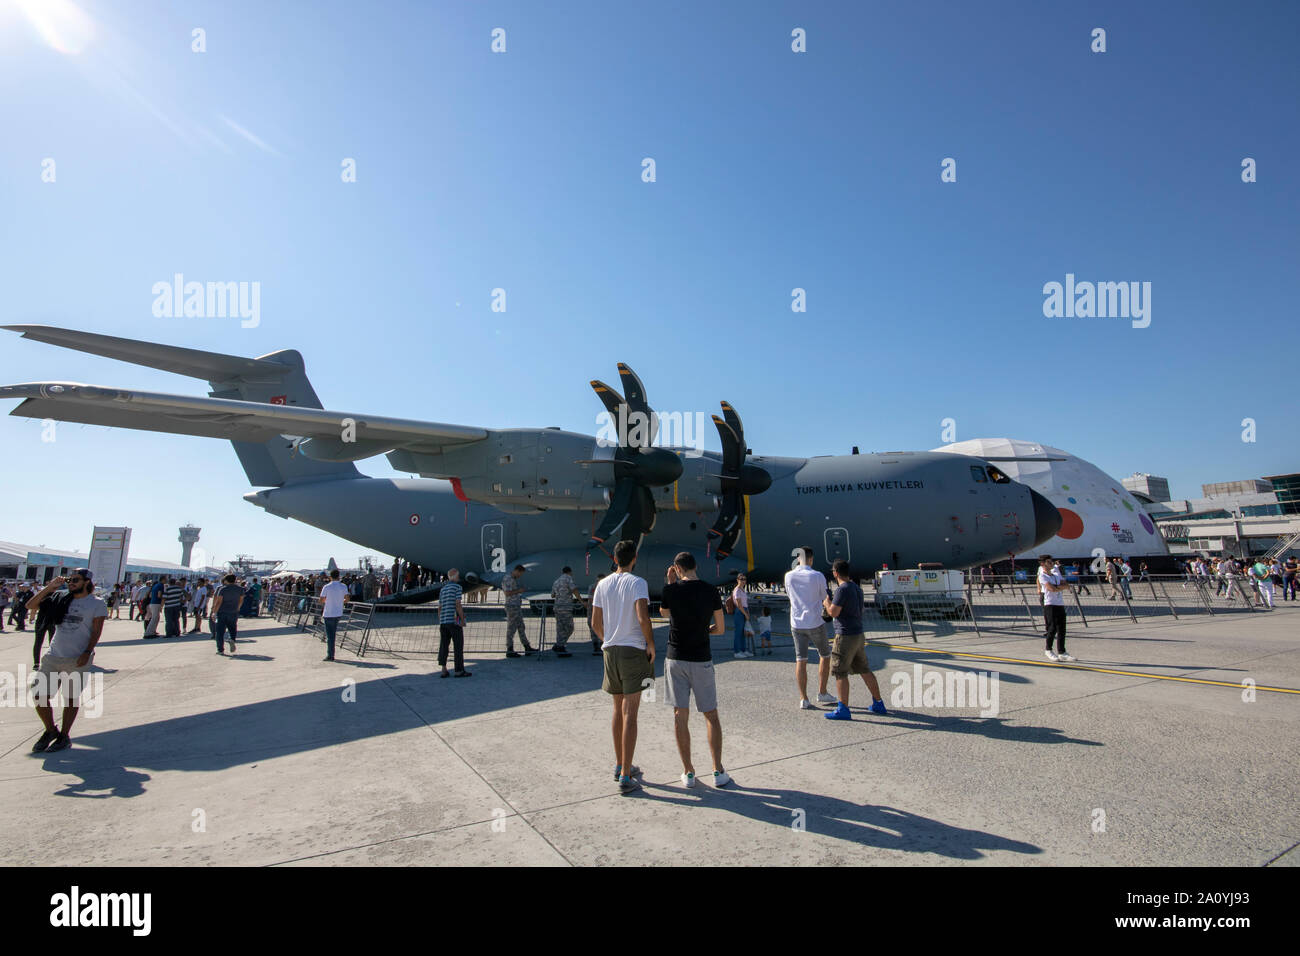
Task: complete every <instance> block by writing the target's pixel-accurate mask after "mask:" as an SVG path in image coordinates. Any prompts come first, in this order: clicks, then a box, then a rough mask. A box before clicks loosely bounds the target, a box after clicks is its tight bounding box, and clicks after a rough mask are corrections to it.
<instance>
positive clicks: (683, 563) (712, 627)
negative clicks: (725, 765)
mask: <svg viewBox="0 0 1300 956" xmlns="http://www.w3.org/2000/svg"><path fill="white" fill-rule="evenodd" d="M665 581H666V583H665V584H664V594H663V600H662V601H661V602H660V604H661V605H662V606H663V608H664V610H666V611H667V612H668V614H669V617H670V618H671V625H670V627H669V630H668V659H667V661H666V663H665V664H664V683H665V684H666V685H667V688H668V703H669V704H670V705H671V706H672V708H673V722H674V726H675V727H676V730H677V752H678V753H679V754H681V758H682V784H683V785H684V786H687V787H693V786H695V765H694V764H693V763H692V762H691V731H690V728H689V727H688V726H687V721H688V719H689V717H690V704H691V694H692V693H694V694H695V709H696V710H698V711H699V712H700V713H702V714H703V715H704V719H705V721H706V722H707V724H708V728H709V750H710V751H711V752H712V754H713V785H714V786H715V787H724V786H726V785H727V784H728V783H730V782H731V777H729V776H728V775H727V772H726V771H725V770H723V769H722V724H721V723H720V722H719V721H718V689H717V684H716V683H715V681H714V678H713V652H712V650H711V649H710V647H709V635H710V634H721V633H723V629H724V628H725V627H726V624H725V622H724V621H723V618H722V599H721V598H720V597H718V589H717V588H715V587H714V586H713V585H712V584H709V583H707V582H705V581H701V580H700V579H699V577H698V576H696V574H695V558H694V556H693V555H692V554H691V553H690V552H689V551H683V552H682V553H681V554H679V555H677V557H676V558H675V559H674V560H673V563H672V564H670V565H669V566H668V571H667V573H666V574H665Z"/></svg>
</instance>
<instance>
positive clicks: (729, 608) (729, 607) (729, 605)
mask: <svg viewBox="0 0 1300 956" xmlns="http://www.w3.org/2000/svg"><path fill="white" fill-rule="evenodd" d="M722 609H723V610H724V611H726V612H727V613H728V614H735V613H736V599H735V598H734V597H732V596H731V595H730V594H728V595H727V602H726V603H725V604H723V605H722Z"/></svg>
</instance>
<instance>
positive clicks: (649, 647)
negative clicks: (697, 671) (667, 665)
mask: <svg viewBox="0 0 1300 956" xmlns="http://www.w3.org/2000/svg"><path fill="white" fill-rule="evenodd" d="M614 561H615V563H616V564H617V565H618V571H617V572H616V573H614V574H611V575H609V576H608V577H607V578H605V579H604V580H602V581H601V582H600V583H599V584H597V585H596V589H595V590H594V591H593V592H592V594H591V629H592V631H593V632H594V633H595V634H596V636H597V637H599V638H601V640H602V644H601V650H602V652H603V653H604V656H605V680H604V683H603V685H602V687H603V689H604V691H605V693H607V694H609V695H611V696H612V697H613V698H614V724H613V730H614V760H615V765H614V779H615V780H617V781H618V788H619V790H621V791H622V792H623V793H629V792H631V791H633V790H638V789H640V787H641V783H640V781H638V780H637V777H638V776H639V775H640V773H641V771H640V769H639V768H638V767H636V766H635V765H634V764H633V763H632V753H633V751H634V750H636V717H637V710H638V708H639V707H640V705H641V691H642V690H644V689H645V688H646V687H650V686H652V685H653V684H654V680H655V635H654V628H653V627H651V625H650V589H649V588H648V587H647V586H646V583H645V578H639V577H637V576H636V575H635V574H633V573H632V569H633V568H634V567H636V545H635V544H634V543H632V542H631V541H620V542H619V543H618V545H617V546H616V547H615V548H614Z"/></svg>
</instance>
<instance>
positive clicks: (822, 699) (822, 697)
mask: <svg viewBox="0 0 1300 956" xmlns="http://www.w3.org/2000/svg"><path fill="white" fill-rule="evenodd" d="M839 702H840V700H839V698H838V697H832V696H831V695H830V694H818V695H817V703H819V704H838V703H839Z"/></svg>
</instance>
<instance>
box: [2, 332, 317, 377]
mask: <svg viewBox="0 0 1300 956" xmlns="http://www.w3.org/2000/svg"><path fill="white" fill-rule="evenodd" d="M0 328H5V329H8V330H9V331H11V332H20V333H22V337H23V338H25V339H33V340H35V341H37V342H46V343H48V344H50V345H59V346H62V347H63V348H65V349H76V350H77V351H78V352H89V353H90V354H91V355H102V356H104V357H105V358H111V359H117V360H118V361H121V362H130V363H131V364H132V365H145V366H148V367H149V368H156V369H161V370H162V371H164V372H175V373H176V374H177V375H188V376H190V377H191V378H201V379H204V380H206V381H209V382H227V381H233V380H236V379H242V380H243V381H245V382H266V383H273V382H278V381H280V380H281V379H282V378H284V376H285V375H286V374H288V373H289V372H290V371H292V369H291V368H289V367H288V366H286V365H284V364H282V363H280V362H269V361H267V360H265V359H250V358H243V357H242V356H239V355H223V354H221V353H220V352H204V351H201V350H199V349H186V348H181V347H180V346H176V345H158V344H157V343H155V342H141V341H138V340H136V339H123V338H118V337H117V336H115V335H99V334H98V333H95V332H82V331H80V330H79V329H60V328H56V327H54V326H52V325H5V326H0Z"/></svg>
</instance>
